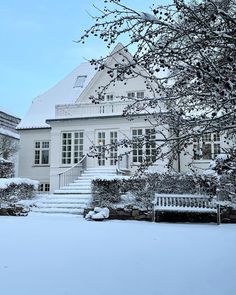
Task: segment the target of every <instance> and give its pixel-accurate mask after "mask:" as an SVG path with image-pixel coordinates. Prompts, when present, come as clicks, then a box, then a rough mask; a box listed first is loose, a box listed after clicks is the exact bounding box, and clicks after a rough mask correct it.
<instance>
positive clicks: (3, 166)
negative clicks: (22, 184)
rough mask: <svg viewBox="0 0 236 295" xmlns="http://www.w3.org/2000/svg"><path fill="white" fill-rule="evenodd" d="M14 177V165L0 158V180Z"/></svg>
mask: <svg viewBox="0 0 236 295" xmlns="http://www.w3.org/2000/svg"><path fill="white" fill-rule="evenodd" d="M13 175H14V164H13V163H12V162H11V161H7V160H5V159H3V158H0V178H9V177H13Z"/></svg>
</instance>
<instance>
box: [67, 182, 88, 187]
mask: <svg viewBox="0 0 236 295" xmlns="http://www.w3.org/2000/svg"><path fill="white" fill-rule="evenodd" d="M69 186H80V187H90V186H91V181H90V182H89V183H84V182H82V183H81V182H72V183H70V184H69Z"/></svg>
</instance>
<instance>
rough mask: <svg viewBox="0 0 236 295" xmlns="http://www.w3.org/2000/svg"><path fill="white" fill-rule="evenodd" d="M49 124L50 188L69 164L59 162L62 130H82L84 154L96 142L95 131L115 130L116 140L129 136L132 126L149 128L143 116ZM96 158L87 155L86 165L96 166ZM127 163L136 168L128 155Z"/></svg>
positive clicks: (53, 187)
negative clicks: (132, 119) (129, 119)
mask: <svg viewBox="0 0 236 295" xmlns="http://www.w3.org/2000/svg"><path fill="white" fill-rule="evenodd" d="M50 125H51V128H52V129H51V173H50V183H51V188H52V190H54V189H56V188H58V185H59V178H58V174H59V173H60V172H63V171H65V170H66V169H68V168H69V167H71V166H68V165H62V164H61V152H62V151H61V141H62V137H61V136H62V132H65V131H72V132H73V131H83V132H84V154H87V153H88V152H89V147H90V146H92V145H93V143H94V144H97V139H96V133H97V131H103V130H110V131H117V133H118V140H122V139H124V138H131V132H132V129H133V128H150V125H149V124H148V123H147V122H146V121H144V118H141V117H140V118H136V119H135V120H134V121H131V122H130V121H128V120H127V119H125V118H123V117H117V118H114V117H113V118H112V117H109V118H99V119H91V118H89V119H74V120H60V121H53V122H51V123H50ZM124 151H125V149H124V148H123V149H121V148H119V150H118V154H119V153H122V152H124ZM97 161H98V160H97V158H92V157H88V158H87V167H95V166H98V164H97ZM129 164H130V165H131V171H132V172H134V171H135V170H136V168H137V165H136V164H132V156H131V155H130V156H129Z"/></svg>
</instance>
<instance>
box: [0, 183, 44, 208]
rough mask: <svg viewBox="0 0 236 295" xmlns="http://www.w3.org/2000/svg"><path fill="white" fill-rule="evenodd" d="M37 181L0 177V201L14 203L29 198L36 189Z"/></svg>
mask: <svg viewBox="0 0 236 295" xmlns="http://www.w3.org/2000/svg"><path fill="white" fill-rule="evenodd" d="M38 185H39V183H38V181H35V180H31V179H28V178H0V202H6V203H14V202H16V201H18V200H22V199H30V198H32V197H33V196H34V194H35V193H36V191H37V189H38Z"/></svg>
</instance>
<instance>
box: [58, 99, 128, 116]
mask: <svg viewBox="0 0 236 295" xmlns="http://www.w3.org/2000/svg"><path fill="white" fill-rule="evenodd" d="M127 105H128V102H124V101H122V102H120V101H114V102H106V103H104V102H102V103H99V104H97V105H94V104H92V103H87V104H68V105H56V118H72V117H74V118H75V117H76V118H77V117H79V118H83V117H96V116H98V117H103V116H108V115H122V114H123V110H124V108H125V107H126V106H127Z"/></svg>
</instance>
